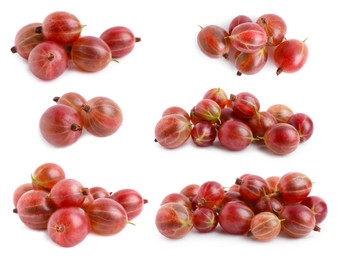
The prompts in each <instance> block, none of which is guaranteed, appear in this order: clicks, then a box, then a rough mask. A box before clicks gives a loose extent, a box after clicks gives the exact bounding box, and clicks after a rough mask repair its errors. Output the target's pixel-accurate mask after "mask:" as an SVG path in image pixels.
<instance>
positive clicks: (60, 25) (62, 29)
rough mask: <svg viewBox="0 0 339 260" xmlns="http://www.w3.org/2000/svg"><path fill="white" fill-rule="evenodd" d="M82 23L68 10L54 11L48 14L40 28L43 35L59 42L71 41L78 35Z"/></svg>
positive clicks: (66, 42)
mask: <svg viewBox="0 0 339 260" xmlns="http://www.w3.org/2000/svg"><path fill="white" fill-rule="evenodd" d="M82 27H83V26H82V24H81V23H80V21H79V19H78V18H77V17H76V16H75V15H74V14H71V13H69V12H65V11H56V12H52V13H50V14H48V15H47V16H46V17H45V18H44V20H43V22H42V26H41V28H40V29H38V30H41V32H42V34H43V36H44V37H45V38H46V39H47V40H49V41H54V42H57V43H61V44H68V43H73V42H74V41H75V40H77V39H78V38H79V37H80V34H81V31H82Z"/></svg>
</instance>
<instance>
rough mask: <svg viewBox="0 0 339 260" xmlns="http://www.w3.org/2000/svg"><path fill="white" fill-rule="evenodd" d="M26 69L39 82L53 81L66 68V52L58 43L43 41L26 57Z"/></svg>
mask: <svg viewBox="0 0 339 260" xmlns="http://www.w3.org/2000/svg"><path fill="white" fill-rule="evenodd" d="M28 67H29V69H30V70H31V72H32V73H33V75H34V76H36V77H37V78H39V79H41V80H46V81H49V80H53V79H56V78H58V77H59V76H60V75H62V74H63V73H64V72H65V70H66V69H67V67H68V56H67V52H66V50H65V49H64V48H63V47H62V46H61V45H60V44H58V43H56V42H52V41H44V42H42V43H39V44H38V45H36V46H35V47H34V48H33V49H32V50H31V52H30V54H29V56H28Z"/></svg>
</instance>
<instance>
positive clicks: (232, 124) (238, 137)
mask: <svg viewBox="0 0 339 260" xmlns="http://www.w3.org/2000/svg"><path fill="white" fill-rule="evenodd" d="M218 140H219V143H220V144H221V145H222V147H224V148H226V149H228V150H231V151H241V150H244V149H245V148H246V147H248V146H249V145H250V144H251V143H252V141H253V140H255V139H254V137H253V133H252V130H251V128H250V127H249V126H248V125H247V124H246V123H244V122H242V121H240V120H237V119H230V120H227V121H225V122H224V123H222V124H221V126H220V128H219V130H218Z"/></svg>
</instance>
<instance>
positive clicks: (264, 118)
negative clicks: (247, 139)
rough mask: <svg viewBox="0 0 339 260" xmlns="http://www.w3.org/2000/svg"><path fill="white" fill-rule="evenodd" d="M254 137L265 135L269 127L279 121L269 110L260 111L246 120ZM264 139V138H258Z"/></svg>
mask: <svg viewBox="0 0 339 260" xmlns="http://www.w3.org/2000/svg"><path fill="white" fill-rule="evenodd" d="M246 123H247V125H248V126H249V127H250V128H251V130H252V133H253V136H254V137H257V138H259V137H263V136H264V135H265V132H266V130H267V129H268V128H270V127H271V126H273V125H275V124H276V123H277V119H276V118H275V117H274V116H273V115H272V114H271V113H269V112H267V111H259V112H257V113H255V114H254V115H253V116H252V117H251V118H249V119H248V120H247V121H246ZM258 141H262V140H260V139H259V140H258Z"/></svg>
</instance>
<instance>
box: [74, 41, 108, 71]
mask: <svg viewBox="0 0 339 260" xmlns="http://www.w3.org/2000/svg"><path fill="white" fill-rule="evenodd" d="M71 57H72V60H73V62H74V64H75V66H76V67H77V68H79V69H81V70H83V71H87V72H97V71H100V70H102V69H104V68H105V67H107V65H108V64H109V63H110V62H111V61H112V54H111V49H110V48H109V46H108V45H107V43H106V42H105V41H104V40H103V39H101V38H99V37H95V36H90V35H88V36H82V37H80V38H79V39H77V40H76V41H75V42H73V44H72V49H71Z"/></svg>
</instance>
